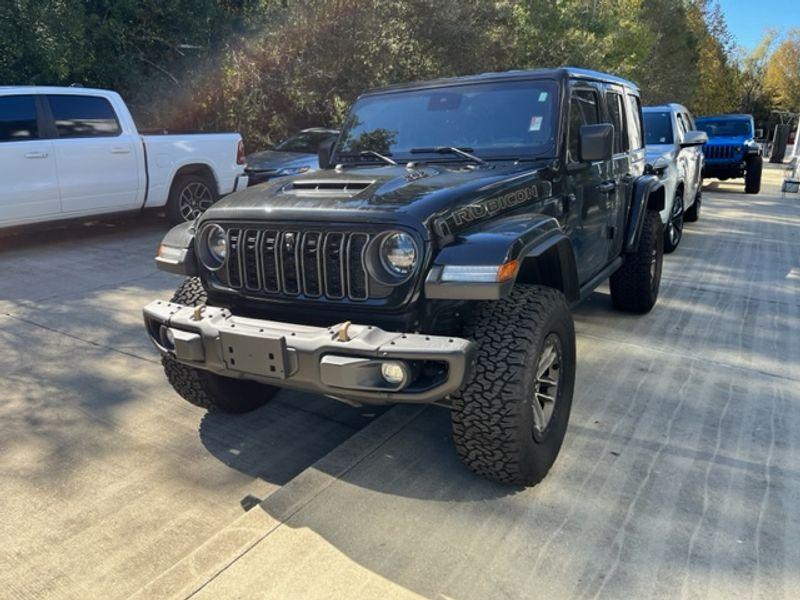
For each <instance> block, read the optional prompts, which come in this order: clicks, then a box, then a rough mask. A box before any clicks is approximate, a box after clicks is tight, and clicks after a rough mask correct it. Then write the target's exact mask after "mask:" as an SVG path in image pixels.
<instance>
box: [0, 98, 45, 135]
mask: <svg viewBox="0 0 800 600" xmlns="http://www.w3.org/2000/svg"><path fill="white" fill-rule="evenodd" d="M38 137H39V127H38V125H37V123H36V101H35V100H34V97H33V96H0V142H15V141H17V142H18V141H22V140H34V139H36V138H38Z"/></svg>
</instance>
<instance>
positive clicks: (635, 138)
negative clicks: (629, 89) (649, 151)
mask: <svg viewBox="0 0 800 600" xmlns="http://www.w3.org/2000/svg"><path fill="white" fill-rule="evenodd" d="M627 97H628V116H629V117H630V119H629V123H630V128H629V130H628V139H629V140H630V147H631V148H641V147H642V146H644V142H643V140H642V105H641V102H640V101H639V98H638V97H637V96H634V95H632V94H628V96H627Z"/></svg>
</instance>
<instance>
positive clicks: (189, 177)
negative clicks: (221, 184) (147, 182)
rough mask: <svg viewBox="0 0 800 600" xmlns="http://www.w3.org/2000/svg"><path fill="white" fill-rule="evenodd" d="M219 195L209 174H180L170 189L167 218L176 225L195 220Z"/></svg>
mask: <svg viewBox="0 0 800 600" xmlns="http://www.w3.org/2000/svg"><path fill="white" fill-rule="evenodd" d="M218 196H219V195H218V194H217V186H216V185H215V184H214V182H213V181H211V180H210V179H209V177H208V176H207V175H203V174H202V173H188V174H186V175H178V176H177V177H176V178H175V180H174V181H173V182H172V187H171V188H170V190H169V199H168V200H167V209H166V212H167V218H168V219H169V220H170V222H171V223H173V224H175V225H179V224H180V223H185V222H186V221H194V220H195V218H197V217H198V216H199V215H200V214H202V213H204V212H205V211H206V210H208V209H209V208H210V207H211V205H213V204H214V203H215V202H216V201H217V200H218V199H219V198H218Z"/></svg>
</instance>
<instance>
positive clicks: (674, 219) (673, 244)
mask: <svg viewBox="0 0 800 600" xmlns="http://www.w3.org/2000/svg"><path fill="white" fill-rule="evenodd" d="M683 214H684V213H683V195H682V194H681V193H680V192H678V193H677V194H675V199H674V200H673V201H672V210H671V211H670V215H669V220H668V221H667V226H666V227H665V228H664V252H666V253H667V254H669V253H670V252H675V249H676V248H677V247H678V244H680V243H681V238H682V237H683Z"/></svg>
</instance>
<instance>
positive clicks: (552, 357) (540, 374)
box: [531, 333, 562, 437]
mask: <svg viewBox="0 0 800 600" xmlns="http://www.w3.org/2000/svg"><path fill="white" fill-rule="evenodd" d="M561 356H562V351H561V340H560V339H559V338H558V336H557V335H556V334H555V333H550V334H548V335H547V337H546V338H545V339H544V344H543V346H542V353H541V354H540V355H539V363H538V364H537V365H536V378H535V380H534V382H533V399H532V402H531V404H532V408H533V433H534V436H536V437H541V436H542V435H544V433H545V432H546V431H547V427H548V425H550V420H551V419H552V418H553V411H554V410H555V406H556V401H557V400H558V391H559V386H560V384H561Z"/></svg>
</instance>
